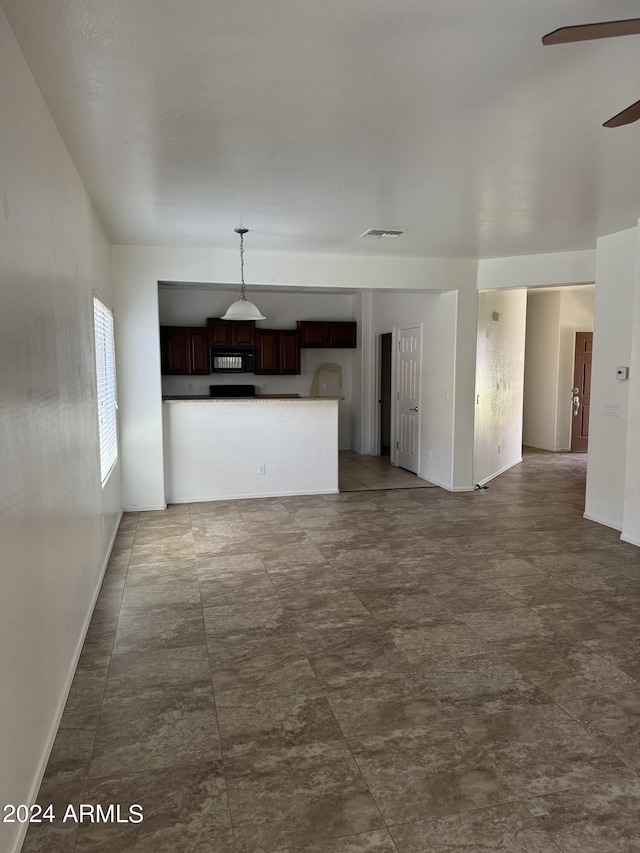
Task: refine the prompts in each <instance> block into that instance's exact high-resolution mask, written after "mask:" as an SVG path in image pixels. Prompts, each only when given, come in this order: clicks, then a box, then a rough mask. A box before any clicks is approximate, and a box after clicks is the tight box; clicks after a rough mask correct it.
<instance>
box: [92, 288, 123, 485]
mask: <svg viewBox="0 0 640 853" xmlns="http://www.w3.org/2000/svg"><path fill="white" fill-rule="evenodd" d="M93 321H94V326H95V333H96V381H97V385H98V425H99V430H100V477H101V479H102V484H103V485H104V483H105V481H106V479H107V477H108V476H109V474H110V473H111V469H112V468H113V466H114V465H115V464H116V460H117V458H118V430H117V421H116V410H117V408H118V404H117V399H116V357H115V349H114V342H113V313H112V312H111V311H110V310H109V309H108V308H107V306H106V305H104V304H103V303H102V302H100V300H99V299H98V298H97V297H94V300H93Z"/></svg>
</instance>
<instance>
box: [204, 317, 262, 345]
mask: <svg viewBox="0 0 640 853" xmlns="http://www.w3.org/2000/svg"><path fill="white" fill-rule="evenodd" d="M207 328H208V330H209V346H210V347H222V348H224V347H253V346H255V331H256V321H255V320H222V319H221V318H219V317H209V318H208V319H207Z"/></svg>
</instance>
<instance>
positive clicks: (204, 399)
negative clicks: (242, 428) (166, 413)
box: [162, 394, 344, 403]
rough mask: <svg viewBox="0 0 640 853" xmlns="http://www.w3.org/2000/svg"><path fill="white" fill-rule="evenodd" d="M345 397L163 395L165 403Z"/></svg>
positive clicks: (336, 398)
mask: <svg viewBox="0 0 640 853" xmlns="http://www.w3.org/2000/svg"><path fill="white" fill-rule="evenodd" d="M343 399H344V397H301V396H300V394H257V395H256V396H255V397H209V396H208V395H200V396H197V397H196V396H194V397H177V396H176V397H163V398H162V401H163V403H202V402H206V403H234V402H237V401H238V400H245V401H246V400H252V401H254V400H257V401H260V400H304V401H307V400H343Z"/></svg>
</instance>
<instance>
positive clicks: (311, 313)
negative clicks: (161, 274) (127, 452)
mask: <svg viewBox="0 0 640 853" xmlns="http://www.w3.org/2000/svg"><path fill="white" fill-rule="evenodd" d="M236 295H237V294H236V292H230V291H221V290H212V289H207V290H205V289H203V288H198V289H195V288H188V287H163V286H161V287H160V289H159V292H158V311H159V316H160V325H161V326H204V325H205V324H206V318H207V317H221V316H222V315H223V314H224V312H225V311H226V310H227V308H228V307H229V305H230V304H231V302H233V300H234V299H235V298H236ZM249 298H252V299H255V301H256V302H259V308H260V310H261V311H262V313H263V314H264V315H265V316H266V318H267V319H266V320H258V321H257V323H256V326H257V327H258V328H263V329H295V328H296V321H297V320H354V319H355V314H354V299H355V297H354V295H352V294H348V293H345V294H341V293H299V292H297V291H278V292H273V291H267V290H264V291H261V292H260V294H259V297H258V296H256V295H254V294H252V293H250V294H249ZM360 330H361V326H360V324H359V328H358V332H360ZM358 346H360V342H358ZM355 352H356V351H355V350H353V349H331V350H323V349H303V350H302V352H301V358H300V368H301V369H300V374H299V375H298V376H254V375H253V374H248V375H244V376H241V377H238V376H236V375H231V374H214V375H211V376H163V377H162V393H163V395H190V394H208V393H209V385H210V384H212V383H220V384H225V383H236V382H246V383H249V384H252V385H256V387H257V389H258V393H261V394H300V396H301V397H308V396H309V394H310V393H311V385H312V382H313V378H314V374H315V371H316V370H317V369H318V368H319V367H320V366H321V365H322V364H326V363H329V364H332V365H337V366H338V367H339V369H340V374H341V376H342V390H341V392H340V396H343V397H344V399H343V400H341V401H340V403H339V445H340V449H341V450H348V449H350V448H351V441H352V424H351V413H352V410H353V399H352V394H353V380H352V368H353V363H354V356H355ZM332 393H335V392H332Z"/></svg>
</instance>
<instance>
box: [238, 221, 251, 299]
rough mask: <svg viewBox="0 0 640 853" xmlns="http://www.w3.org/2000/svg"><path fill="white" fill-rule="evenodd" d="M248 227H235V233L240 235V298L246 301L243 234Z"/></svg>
mask: <svg viewBox="0 0 640 853" xmlns="http://www.w3.org/2000/svg"><path fill="white" fill-rule="evenodd" d="M248 230H249V229H248V228H236V229H235V232H236V234H239V235H240V281H241V282H242V284H241V285H240V299H242V300H244V301H245V302H246V301H247V297H246V296H245V295H244V235H245V234H246V233H247V231H248Z"/></svg>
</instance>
